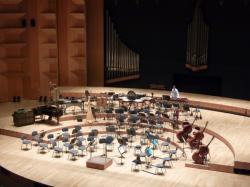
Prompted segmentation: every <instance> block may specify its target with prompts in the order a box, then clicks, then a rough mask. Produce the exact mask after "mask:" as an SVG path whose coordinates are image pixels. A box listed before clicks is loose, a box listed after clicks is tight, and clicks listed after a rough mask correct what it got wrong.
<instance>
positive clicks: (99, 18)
mask: <svg viewBox="0 0 250 187" xmlns="http://www.w3.org/2000/svg"><path fill="white" fill-rule="evenodd" d="M86 5H87V70H88V72H87V75H88V78H87V80H88V81H87V85H88V86H104V0H86Z"/></svg>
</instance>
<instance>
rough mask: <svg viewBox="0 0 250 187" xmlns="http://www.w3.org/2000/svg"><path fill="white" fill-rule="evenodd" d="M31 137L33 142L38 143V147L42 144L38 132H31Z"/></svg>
mask: <svg viewBox="0 0 250 187" xmlns="http://www.w3.org/2000/svg"><path fill="white" fill-rule="evenodd" d="M31 136H32V141H35V142H36V144H35V145H38V144H39V143H40V142H41V140H40V138H39V134H38V132H37V131H32V132H31Z"/></svg>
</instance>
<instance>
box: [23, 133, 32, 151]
mask: <svg viewBox="0 0 250 187" xmlns="http://www.w3.org/2000/svg"><path fill="white" fill-rule="evenodd" d="M21 141H22V144H21V150H29V148H28V146H29V145H30V149H32V142H31V141H30V140H28V139H27V137H26V136H25V135H23V136H22V137H21ZM23 145H25V146H26V147H25V149H23Z"/></svg>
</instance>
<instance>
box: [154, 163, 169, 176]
mask: <svg viewBox="0 0 250 187" xmlns="http://www.w3.org/2000/svg"><path fill="white" fill-rule="evenodd" d="M167 161H168V160H167V159H163V161H162V162H161V163H158V164H155V165H153V166H154V167H155V174H156V175H158V174H162V175H164V173H165V172H166V171H167V170H166V162H167ZM159 169H160V170H161V173H159V172H158V171H159ZM163 170H164V171H163Z"/></svg>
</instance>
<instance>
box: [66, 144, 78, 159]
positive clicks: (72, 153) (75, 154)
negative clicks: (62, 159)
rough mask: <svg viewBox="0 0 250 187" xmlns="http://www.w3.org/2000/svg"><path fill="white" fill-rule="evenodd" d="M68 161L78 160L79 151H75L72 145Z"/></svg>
mask: <svg viewBox="0 0 250 187" xmlns="http://www.w3.org/2000/svg"><path fill="white" fill-rule="evenodd" d="M68 149H69V154H68V160H76V156H78V150H76V149H74V145H73V144H70V145H69V147H68Z"/></svg>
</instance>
